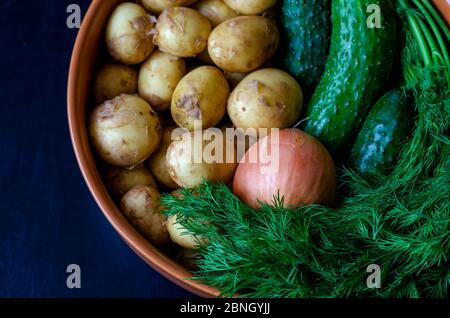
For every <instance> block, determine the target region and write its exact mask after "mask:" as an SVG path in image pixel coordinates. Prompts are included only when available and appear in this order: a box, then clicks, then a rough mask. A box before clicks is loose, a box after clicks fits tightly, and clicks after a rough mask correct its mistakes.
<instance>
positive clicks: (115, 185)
mask: <svg viewBox="0 0 450 318" xmlns="http://www.w3.org/2000/svg"><path fill="white" fill-rule="evenodd" d="M105 181H106V182H105V183H106V185H107V187H108V189H109V191H110V192H111V194H112V195H113V197H114V198H116V199H121V198H122V197H123V196H124V195H125V193H127V192H128V191H130V190H131V189H133V188H134V187H136V186H138V185H144V186H149V187H152V188H155V189H157V185H156V181H155V179H154V178H153V176H152V174H151V172H150V170H149V169H147V168H146V167H142V166H139V167H135V168H131V169H128V168H122V167H115V166H111V167H109V168H108V170H107V171H106V176H105Z"/></svg>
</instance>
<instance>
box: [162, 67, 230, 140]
mask: <svg viewBox="0 0 450 318" xmlns="http://www.w3.org/2000/svg"><path fill="white" fill-rule="evenodd" d="M229 94H230V88H229V85H228V82H227V80H226V79H225V76H224V75H223V72H221V71H220V70H219V69H218V68H217V67H213V66H200V67H198V68H196V69H194V70H193V71H191V72H189V73H188V74H187V75H186V76H185V77H183V79H182V80H181V81H180V82H179V83H178V86H177V88H176V89H175V92H174V94H173V97H172V103H171V106H170V110H171V113H172V117H173V119H174V121H175V122H176V123H177V125H178V126H180V127H182V128H186V129H188V130H191V131H192V130H194V128H195V124H196V123H201V124H202V127H201V128H203V129H207V128H210V127H213V126H215V125H217V124H218V123H219V122H220V120H221V119H222V118H223V116H224V115H225V113H226V108H227V106H226V105H227V99H228V96H229Z"/></svg>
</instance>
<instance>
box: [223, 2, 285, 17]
mask: <svg viewBox="0 0 450 318" xmlns="http://www.w3.org/2000/svg"><path fill="white" fill-rule="evenodd" d="M223 1H224V2H225V3H226V4H227V5H228V6H229V7H230V8H232V9H233V10H234V11H236V12H238V13H240V14H243V15H258V14H261V13H263V12H264V11H266V10H267V9H269V8H271V7H273V6H274V5H275V3H276V2H277V0H223Z"/></svg>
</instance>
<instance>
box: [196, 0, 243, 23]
mask: <svg viewBox="0 0 450 318" xmlns="http://www.w3.org/2000/svg"><path fill="white" fill-rule="evenodd" d="M194 9H195V10H197V11H198V12H200V13H201V14H202V15H204V16H205V17H206V18H207V19H208V20H209V23H210V24H211V27H213V28H215V27H216V26H218V25H219V24H221V23H222V22H225V21H226V20H229V19H232V18H235V17H237V16H238V14H237V13H236V11H234V10H233V9H231V8H230V7H229V6H227V5H226V4H225V2H223V1H222V0H201V1H199V2H198V3H196V4H195V6H194Z"/></svg>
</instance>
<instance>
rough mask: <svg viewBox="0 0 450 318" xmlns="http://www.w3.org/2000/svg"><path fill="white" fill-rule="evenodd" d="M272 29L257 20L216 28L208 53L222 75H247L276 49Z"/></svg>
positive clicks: (269, 23) (243, 19) (230, 22)
mask: <svg viewBox="0 0 450 318" xmlns="http://www.w3.org/2000/svg"><path fill="white" fill-rule="evenodd" d="M278 43H279V34H278V30H277V27H276V25H275V24H274V23H273V22H272V21H270V20H269V19H267V18H264V17H261V16H249V17H247V16H241V17H237V18H234V19H231V20H227V21H225V22H223V23H222V24H220V25H219V26H218V27H216V28H215V29H214V30H213V31H212V32H211V35H210V36H209V39H208V52H209V56H210V57H211V59H212V60H213V61H214V63H215V64H216V65H217V66H219V67H220V68H221V69H223V70H224V71H228V72H233V73H234V72H237V73H247V72H251V71H254V70H256V69H257V68H259V67H260V66H261V65H263V64H264V63H265V62H266V61H267V60H269V59H270V58H271V57H272V56H273V55H274V54H275V51H276V50H277V48H278Z"/></svg>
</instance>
